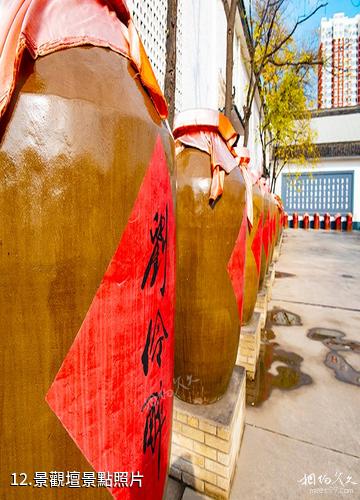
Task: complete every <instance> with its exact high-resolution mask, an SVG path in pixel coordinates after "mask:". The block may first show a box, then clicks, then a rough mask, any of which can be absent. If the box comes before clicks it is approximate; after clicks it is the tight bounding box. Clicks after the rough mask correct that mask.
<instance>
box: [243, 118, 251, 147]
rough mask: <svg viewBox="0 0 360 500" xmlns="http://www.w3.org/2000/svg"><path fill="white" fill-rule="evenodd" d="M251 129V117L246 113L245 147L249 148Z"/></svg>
mask: <svg viewBox="0 0 360 500" xmlns="http://www.w3.org/2000/svg"><path fill="white" fill-rule="evenodd" d="M249 127H250V117H248V116H247V113H244V146H245V147H247V145H248V142H249V132H250V131H249Z"/></svg>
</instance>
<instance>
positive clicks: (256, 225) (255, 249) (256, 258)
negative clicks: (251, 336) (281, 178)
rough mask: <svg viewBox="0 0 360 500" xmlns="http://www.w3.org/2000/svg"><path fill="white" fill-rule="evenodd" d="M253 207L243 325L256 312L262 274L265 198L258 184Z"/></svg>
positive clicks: (247, 242)
mask: <svg viewBox="0 0 360 500" xmlns="http://www.w3.org/2000/svg"><path fill="white" fill-rule="evenodd" d="M253 207H254V215H253V226H252V228H251V230H250V228H248V231H247V238H246V264H245V284H244V306H243V317H242V324H243V325H246V324H247V323H248V322H249V321H250V319H251V316H252V314H253V312H254V309H255V304H256V299H257V293H258V290H259V282H260V272H261V253H262V251H261V248H262V232H263V231H262V229H263V216H264V198H263V196H262V194H261V191H260V188H259V187H258V186H257V185H256V184H254V185H253Z"/></svg>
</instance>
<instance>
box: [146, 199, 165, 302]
mask: <svg viewBox="0 0 360 500" xmlns="http://www.w3.org/2000/svg"><path fill="white" fill-rule="evenodd" d="M153 222H154V223H155V229H154V230H153V229H150V239H151V243H152V244H153V250H152V252H151V256H150V259H149V262H148V264H147V266H146V269H145V273H144V276H143V280H142V283H141V289H142V290H143V289H144V288H145V285H146V282H147V280H148V278H149V276H150V274H151V279H150V287H153V286H154V284H155V281H156V278H157V275H158V273H159V269H160V267H161V265H162V267H163V282H162V286H161V288H160V292H161V295H162V296H164V294H165V286H166V265H167V255H166V254H167V236H168V206H167V205H166V210H165V215H163V214H161V213H159V212H156V214H155V216H154V219H153Z"/></svg>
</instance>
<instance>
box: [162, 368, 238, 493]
mask: <svg viewBox="0 0 360 500" xmlns="http://www.w3.org/2000/svg"><path fill="white" fill-rule="evenodd" d="M245 385H246V375H245V370H244V368H241V367H239V366H236V367H235V369H234V372H233V374H232V377H231V381H230V384H229V387H228V390H227V392H226V394H225V395H224V396H223V398H221V399H220V401H217V402H216V403H213V404H211V405H206V406H199V405H190V404H188V403H184V402H183V401H180V400H179V399H177V398H175V400H174V417H173V434H172V447H171V460H170V476H173V477H174V478H176V479H178V480H181V481H183V482H184V483H185V484H187V485H189V486H191V487H192V488H194V489H195V490H197V491H199V492H201V493H205V494H206V495H208V496H210V497H213V498H221V499H227V498H229V495H230V488H231V481H232V478H233V475H234V471H235V466H236V458H237V456H238V453H239V450H240V445H241V439H242V435H243V431H244V425H245V400H246V394H245V392H246V387H245Z"/></svg>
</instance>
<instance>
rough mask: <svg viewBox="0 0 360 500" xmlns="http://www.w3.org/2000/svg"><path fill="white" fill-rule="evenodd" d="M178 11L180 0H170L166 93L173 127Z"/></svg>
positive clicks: (170, 122)
mask: <svg viewBox="0 0 360 500" xmlns="http://www.w3.org/2000/svg"><path fill="white" fill-rule="evenodd" d="M177 11H178V0H168V12H167V35H166V71H165V85H164V94H165V98H166V100H167V103H168V106H169V117H168V120H169V125H170V128H171V129H172V127H173V124H174V115H175V92H176V29H177Z"/></svg>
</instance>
